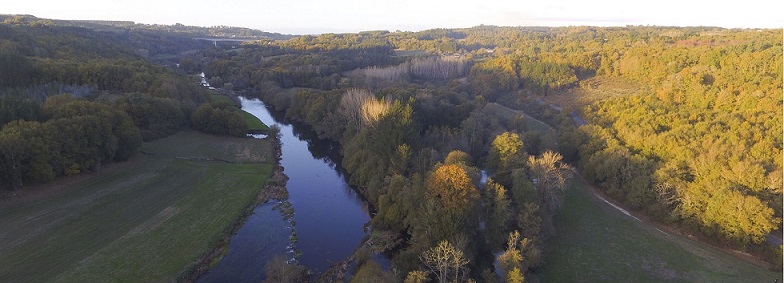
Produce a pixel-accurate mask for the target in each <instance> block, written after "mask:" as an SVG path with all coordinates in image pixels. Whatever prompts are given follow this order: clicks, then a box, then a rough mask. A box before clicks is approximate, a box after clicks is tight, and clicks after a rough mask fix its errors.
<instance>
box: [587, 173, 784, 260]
mask: <svg viewBox="0 0 784 283" xmlns="http://www.w3.org/2000/svg"><path fill="white" fill-rule="evenodd" d="M575 177H577V178H580V179H581V180H582V181H583V182H584V183H585V184H586V187H585V189H586V191H588V192H589V193H590V194H591V195H592V196H593V197H595V198H597V199H598V200H601V201H602V202H603V203H605V204H606V205H608V206H609V207H612V208H613V209H615V210H617V211H618V212H620V213H622V214H624V215H626V216H627V217H629V218H632V219H634V220H635V221H637V222H639V223H640V224H641V225H643V227H644V228H647V229H654V230H656V231H659V232H661V233H662V234H664V235H665V236H666V238H667V239H668V240H670V241H672V242H674V243H675V244H678V243H677V240H679V239H678V238H680V239H681V240H688V241H695V242H699V243H702V244H705V245H708V246H710V247H712V248H715V249H718V250H721V251H722V252H724V253H725V254H728V255H730V256H734V257H736V258H740V259H742V260H745V261H747V262H750V263H753V264H755V265H757V266H761V267H764V268H770V264H769V263H767V262H765V261H763V260H762V259H760V258H758V257H756V256H754V255H752V254H749V253H746V252H742V251H738V250H734V249H731V248H727V247H723V246H718V245H715V244H713V243H710V242H707V241H705V240H703V239H701V238H700V237H698V236H694V235H691V234H688V233H684V232H683V231H681V230H679V229H678V228H676V227H673V226H670V225H665V224H662V223H659V222H657V221H654V220H652V219H651V218H650V217H648V216H646V215H643V214H641V213H638V212H634V211H631V210H629V209H627V208H624V207H623V204H620V203H617V202H616V201H614V200H612V199H610V198H609V197H608V196H607V195H606V194H605V193H604V192H603V191H601V190H600V189H599V188H597V187H595V186H593V185H590V183H589V182H588V180H586V179H585V178H584V177H583V176H582V175H581V174H580V173H579V172H575ZM676 237H677V238H676ZM768 237H775V236H774V235H768ZM778 240H779V241H781V239H780V238H779V239H778ZM774 241H775V239H774ZM768 242H770V239H769V241H768Z"/></svg>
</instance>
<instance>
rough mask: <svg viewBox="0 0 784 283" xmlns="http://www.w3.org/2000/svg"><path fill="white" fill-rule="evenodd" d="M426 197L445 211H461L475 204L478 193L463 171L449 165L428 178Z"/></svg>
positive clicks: (457, 166)
mask: <svg viewBox="0 0 784 283" xmlns="http://www.w3.org/2000/svg"><path fill="white" fill-rule="evenodd" d="M426 197H427V198H428V199H431V200H435V201H436V202H437V203H438V204H439V205H442V206H443V207H444V208H446V209H454V210H462V209H465V208H469V207H472V206H473V205H474V204H475V203H476V201H477V200H478V199H479V192H478V191H477V189H476V188H475V187H474V185H473V183H472V182H471V178H470V177H469V176H468V173H467V172H466V171H465V169H463V168H462V167H461V166H459V165H455V164H450V165H443V166H441V167H438V168H437V169H436V170H435V171H434V172H433V174H432V175H431V176H430V178H429V179H428V181H427V194H426Z"/></svg>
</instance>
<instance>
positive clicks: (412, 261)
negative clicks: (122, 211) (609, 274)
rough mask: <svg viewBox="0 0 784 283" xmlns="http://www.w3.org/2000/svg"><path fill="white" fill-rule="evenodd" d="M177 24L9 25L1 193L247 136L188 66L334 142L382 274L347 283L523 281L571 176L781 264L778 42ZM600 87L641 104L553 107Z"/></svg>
mask: <svg viewBox="0 0 784 283" xmlns="http://www.w3.org/2000/svg"><path fill="white" fill-rule="evenodd" d="M93 25H99V26H105V27H107V28H105V29H94V28H93V27H92V26H93ZM108 27H110V28H108ZM217 28H218V29H220V27H217ZM178 29H179V30H181V31H182V30H196V31H198V33H200V34H204V32H205V29H195V28H189V27H182V26H177V25H175V26H164V27H145V26H143V25H135V24H132V23H124V22H121V23H109V24H107V23H79V24H78V25H74V24H73V23H71V24H63V23H55V22H52V21H48V20H41V19H37V18H29V17H13V18H4V22H3V23H2V24H0V102H2V103H1V104H0V125H3V126H2V131H0V145H2V147H0V167H1V168H0V169H2V170H1V171H2V172H3V173H2V175H1V176H0V187H2V188H3V189H6V190H24V188H25V185H26V184H28V183H42V182H49V181H51V180H53V179H54V178H56V177H57V176H61V175H73V174H78V173H80V172H83V171H85V170H92V171H95V170H100V166H101V164H103V163H106V162H115V161H122V160H126V159H128V158H130V157H131V156H133V154H134V153H135V152H136V151H137V150H138V148H139V146H140V144H141V143H142V141H150V140H154V139H158V138H162V137H165V136H168V135H171V134H173V133H175V132H176V131H177V130H178V129H180V128H182V127H191V128H194V129H197V130H201V131H204V132H208V133H213V134H220V135H235V136H242V135H244V133H246V132H247V128H242V125H241V124H242V121H243V120H242V117H240V116H239V114H238V113H237V109H236V108H235V107H233V106H231V105H227V104H222V103H210V101H209V95H208V93H207V92H206V90H205V89H204V88H201V87H200V86H199V85H198V84H196V83H195V82H194V81H193V79H192V78H189V77H188V76H187V74H193V73H196V72H198V71H200V70H203V71H204V73H205V74H206V77H207V78H208V80H209V82H210V83H211V84H212V85H213V86H215V87H219V88H223V89H227V90H231V91H236V92H237V93H240V94H242V95H245V96H250V97H257V98H260V99H262V100H263V101H264V102H265V104H266V105H267V106H269V107H270V108H271V109H273V110H274V111H277V112H280V113H282V114H283V115H284V116H285V117H286V118H287V119H290V120H292V121H296V122H300V123H304V124H306V125H308V126H309V127H310V128H311V129H312V130H313V131H314V132H315V133H316V134H317V135H318V137H319V138H321V139H324V140H330V141H334V142H337V143H338V144H339V145H340V150H341V155H342V160H341V164H339V166H341V167H342V168H343V169H345V171H346V172H347V174H348V179H349V182H350V183H351V185H352V186H353V187H354V188H355V189H356V190H358V191H359V192H360V193H361V194H362V195H363V196H364V198H366V199H367V201H368V202H369V203H370V205H371V206H372V207H373V209H374V210H375V211H376V212H377V213H376V215H375V216H374V217H373V218H372V220H371V224H372V227H373V233H372V234H371V235H370V237H369V241H370V243H372V245H371V246H372V247H373V252H377V253H384V254H385V255H387V256H388V257H389V258H391V261H392V265H393V266H394V270H396V271H397V272H396V273H391V272H384V271H380V270H378V268H377V266H374V263H373V262H372V261H368V262H360V263H359V267H358V270H357V271H356V274H355V277H354V278H355V279H356V280H360V281H361V280H362V279H363V278H364V279H368V278H376V279H379V278H381V280H383V281H385V282H386V281H392V282H394V281H405V282H427V281H429V280H437V281H439V282H464V281H468V280H475V281H477V282H498V281H505V282H523V281H524V280H531V279H534V280H535V279H536V278H537V271H538V270H539V268H540V267H541V265H542V262H543V261H542V259H543V257H545V256H546V254H547V250H548V247H547V243H548V239H549V238H551V237H553V235H554V233H555V231H554V224H553V221H554V220H553V217H554V215H556V214H557V213H558V210H559V208H561V207H563V206H568V205H569V204H568V203H564V202H563V195H564V190H565V189H566V188H567V187H568V184H569V182H570V180H571V179H573V178H575V177H577V175H581V176H584V177H585V178H586V179H587V180H588V181H589V182H591V183H592V184H595V185H597V186H598V187H599V188H601V190H602V191H603V192H604V193H606V195H608V196H610V197H611V198H613V199H614V200H615V201H618V202H620V203H622V204H624V205H625V206H626V207H629V208H632V209H633V210H634V211H636V212H638V213H643V214H645V215H646V216H648V217H650V218H652V219H655V220H656V221H658V222H660V223H663V224H665V225H670V226H672V227H676V228H677V229H683V230H684V231H688V233H694V234H697V235H699V236H700V237H701V238H702V239H704V240H705V241H708V242H712V243H715V244H718V245H722V246H727V247H731V248H733V249H737V250H740V251H743V252H747V253H750V254H753V255H755V256H758V257H761V258H764V259H765V260H768V261H769V262H771V263H772V264H774V265H776V264H777V263H778V265H779V268H780V259H781V247H780V246H777V247H772V246H770V245H768V244H767V243H766V242H765V239H766V236H768V234H770V233H774V234H780V233H781V230H782V222H781V219H782V155H781V151H782V64H783V62H782V33H781V30H750V29H722V28H714V27H686V28H680V27H655V26H653V27H651V26H638V27H635V26H629V27H552V28H550V27H496V26H478V27H473V28H467V29H436V30H427V31H421V32H387V31H369V32H360V33H354V34H322V35H306V36H298V37H288V36H283V37H273V36H272V35H270V34H262V33H256V32H250V31H245V30H242V29H239V30H237V29H233V28H228V27H225V30H224V32H225V33H220V32H218V31H215V30H212V29H206V30H207V31H208V32H209V34H210V35H212V36H222V35H224V34H231V33H235V34H236V33H240V35H244V36H256V37H262V36H264V37H266V38H265V40H260V41H247V42H244V43H243V44H241V45H239V46H234V47H236V48H227V47H226V48H221V47H216V46H211V43H206V42H199V41H197V40H194V39H193V38H192V37H195V36H198V35H197V34H196V33H197V32H196V31H193V33H192V34H191V36H187V35H184V34H183V33H182V32H181V31H180V32H175V31H174V30H178ZM156 34H162V35H161V36H153V35H156ZM275 39H277V40H275ZM175 63H176V64H177V65H176V67H175V65H174V64H175ZM162 65H165V66H162ZM597 79H601V80H607V81H614V82H622V83H623V84H627V85H633V86H635V89H636V90H637V91H635V92H633V93H631V94H623V95H616V94H613V93H606V95H605V97H601V98H599V99H593V100H592V101H589V102H587V103H584V104H568V105H566V104H564V105H556V104H550V103H548V102H549V101H553V100H552V99H564V98H568V97H570V96H568V95H569V94H570V93H572V92H573V91H574V90H577V89H586V88H592V87H593V86H592V82H595V81H597ZM559 97H560V98H559ZM521 113H525V114H526V115H523V114H521ZM529 115H530V116H529ZM575 117H576V118H575ZM534 118H535V119H536V120H541V121H544V122H545V123H547V124H546V125H544V126H545V127H546V128H547V129H549V130H545V131H542V130H541V129H538V128H535V127H532V126H531V125H532V123H534V122H538V121H536V120H534ZM583 120H584V121H583ZM483 174H484V175H486V176H487V177H489V178H487V180H486V181H485V180H483V178H482V176H483ZM496 260H497V261H498V265H497V266H500V269H501V271H500V272H499V273H496V272H495V271H494V270H493V266H494V262H495V261H496ZM384 278H385V279H384Z"/></svg>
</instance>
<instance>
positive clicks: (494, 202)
mask: <svg viewBox="0 0 784 283" xmlns="http://www.w3.org/2000/svg"><path fill="white" fill-rule="evenodd" d="M482 196H483V202H484V212H485V213H484V218H485V231H484V232H485V236H486V238H487V242H488V243H489V244H490V247H491V248H492V249H496V247H500V246H501V245H502V244H503V240H504V239H503V238H504V236H506V229H507V227H508V226H509V225H508V222H509V219H510V214H511V211H510V206H511V201H509V197H507V195H506V189H505V188H504V187H503V186H501V185H500V184H497V183H495V182H493V180H492V179H490V180H488V181H487V184H486V185H485V189H484V191H483V194H482Z"/></svg>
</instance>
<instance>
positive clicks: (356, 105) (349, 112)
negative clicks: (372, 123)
mask: <svg viewBox="0 0 784 283" xmlns="http://www.w3.org/2000/svg"><path fill="white" fill-rule="evenodd" d="M370 99H373V94H372V93H371V92H370V91H369V90H367V89H358V88H352V89H349V90H348V91H346V93H344V94H343V96H342V97H341V98H340V115H341V116H342V117H343V118H344V119H346V122H347V124H348V126H349V127H351V126H353V127H354V128H355V129H359V127H360V126H361V124H362V104H364V103H365V101H366V100H370Z"/></svg>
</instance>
